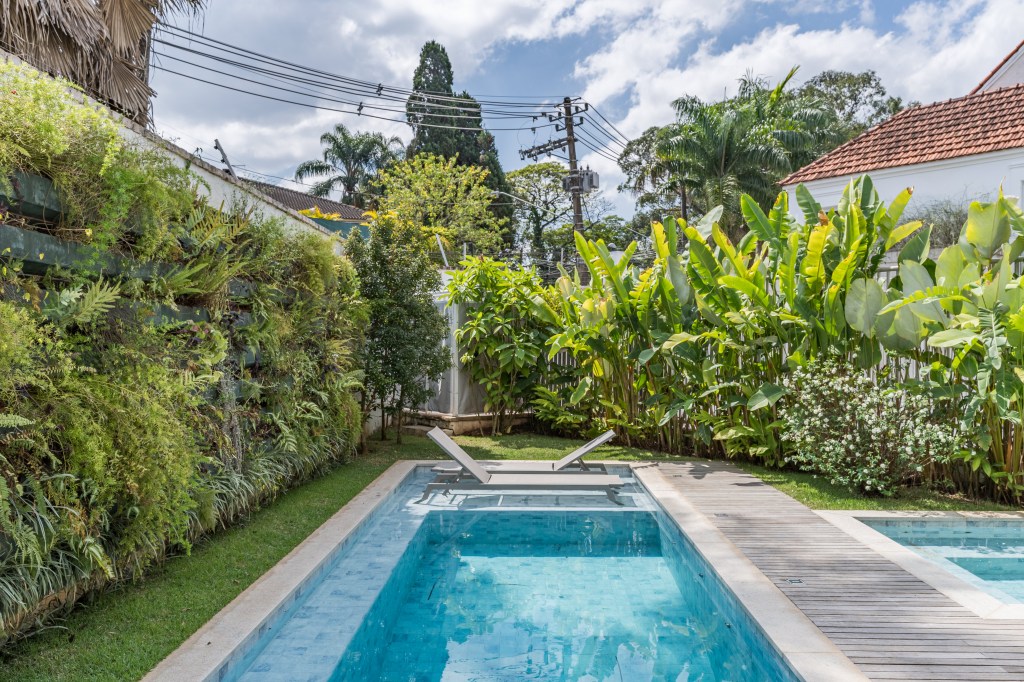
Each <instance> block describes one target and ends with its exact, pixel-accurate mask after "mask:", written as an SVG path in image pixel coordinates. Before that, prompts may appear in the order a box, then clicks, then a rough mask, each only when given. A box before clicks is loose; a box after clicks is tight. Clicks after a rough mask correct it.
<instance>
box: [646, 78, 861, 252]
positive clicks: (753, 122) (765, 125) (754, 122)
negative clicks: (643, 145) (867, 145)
mask: <svg viewBox="0 0 1024 682" xmlns="http://www.w3.org/2000/svg"><path fill="white" fill-rule="evenodd" d="M795 73H796V69H795V68H794V69H793V70H791V71H790V72H789V74H787V76H786V77H785V78H784V79H783V80H782V81H780V82H779V83H778V84H777V85H776V86H775V87H769V86H768V84H767V83H766V82H765V81H764V80H762V79H758V78H754V77H751V76H750V75H748V76H746V77H745V78H743V79H741V81H740V89H739V94H738V95H737V96H736V97H734V98H733V99H729V100H725V101H723V102H716V103H707V102H703V101H701V100H700V99H698V98H696V97H681V98H679V99H677V100H676V101H675V102H674V103H673V104H674V106H675V108H676V114H677V122H676V123H675V124H672V125H670V126H666V128H665V129H664V130H662V131H660V132H659V133H658V140H657V143H656V145H655V146H656V149H655V157H656V158H657V159H658V161H659V162H665V161H668V162H672V163H674V164H677V167H678V168H681V169H683V170H684V171H685V186H686V187H687V190H688V192H689V193H690V194H691V195H692V199H693V202H692V203H693V206H694V208H695V209H696V210H697V211H698V212H705V211H708V210H711V209H712V208H713V207H715V206H719V205H721V206H722V207H723V209H724V213H723V214H722V218H721V223H722V225H723V227H725V228H726V229H727V231H729V232H731V233H732V236H734V237H736V236H738V233H739V231H741V230H742V226H743V220H742V215H741V214H740V207H739V198H740V195H742V194H749V195H751V197H753V198H754V199H755V200H756V201H757V202H758V203H759V204H760V205H761V206H762V208H764V209H765V210H767V209H768V208H770V206H771V203H772V201H773V200H774V198H775V195H776V194H777V193H778V186H777V183H778V181H779V180H781V179H782V178H783V177H784V176H785V174H786V173H788V172H790V171H791V170H794V169H796V168H799V167H801V166H803V165H805V164H807V163H810V161H812V160H813V159H815V158H817V157H818V156H820V155H821V154H822V153H824V152H825V151H827V150H828V149H831V148H832V147H834V146H835V145H836V144H837V143H838V142H839V141H841V140H842V131H841V129H840V127H839V126H838V125H837V124H836V119H835V117H834V116H832V115H830V113H829V112H828V111H827V110H825V109H823V108H821V107H820V106H817V105H816V103H815V102H813V101H810V102H809V101H806V100H804V99H802V98H799V97H796V96H794V94H793V93H792V92H790V91H787V90H786V87H787V85H788V84H789V83H790V81H791V80H792V78H793V76H794V75H795ZM651 173H653V171H650V170H649V171H648V174H649V175H650V174H651Z"/></svg>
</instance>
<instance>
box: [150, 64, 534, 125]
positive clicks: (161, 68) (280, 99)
mask: <svg viewBox="0 0 1024 682" xmlns="http://www.w3.org/2000/svg"><path fill="white" fill-rule="evenodd" d="M152 68H154V69H157V70H159V71H163V72H164V73H171V74H174V75H176V76H181V77H182V78H188V79H190V80H194V81H197V82H199V83H206V84H207V85H213V86H215V87H219V88H223V89H225V90H232V91H234V92H240V93H242V94H245V95H252V96H254V97H262V98H263V99H269V100H273V101H275V102H283V103H285V104H294V105H296V106H300V107H306V108H307V109H319V110H322V111H334V112H337V113H341V114H354V115H356V116H365V117H366V118H375V119H379V120H381V121H390V122H391V123H401V124H403V125H410V124H409V122H408V121H403V120H402V119H396V118H388V117H387V116H377V115H375V114H366V113H363V114H360V113H359V112H358V111H348V110H346V109H337V108H335V107H322V106H318V105H316V104H310V103H308V102H296V101H295V100H289V99H284V98H283V97H274V96H272V95H267V94H264V93H260V92H253V91H251V90H243V89H242V88H236V87H232V86H230V85H225V84H224V83H218V82H216V81H210V80H206V79H205V78H199V77H198V76H194V75H190V74H187V73H181V72H180V71H175V70H173V69H168V68H167V67H165V66H160V65H158V64H153V65H152ZM268 87H275V86H268ZM411 125H416V126H420V127H424V128H443V129H446V130H468V131H470V132H475V133H479V132H487V131H493V130H520V128H496V127H492V128H482V127H481V128H466V127H462V126H448V125H440V124H436V123H415V124H411ZM550 125H554V124H550Z"/></svg>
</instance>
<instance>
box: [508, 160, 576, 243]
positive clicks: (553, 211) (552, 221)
mask: <svg viewBox="0 0 1024 682" xmlns="http://www.w3.org/2000/svg"><path fill="white" fill-rule="evenodd" d="M567 177H569V170H568V169H567V168H566V167H565V166H563V165H562V164H560V163H555V162H553V161H549V162H546V163H535V164H531V165H529V166H523V167H522V168H519V169H517V170H514V171H512V172H511V173H509V174H508V180H509V184H510V185H511V186H512V193H513V194H514V195H515V196H516V197H518V198H519V199H520V200H521V201H516V202H515V204H514V205H513V206H512V209H513V211H514V212H515V218H516V223H517V224H518V225H519V227H520V229H522V231H523V234H522V235H521V239H522V240H523V241H526V242H528V243H529V245H530V248H531V249H533V250H534V251H539V250H540V249H543V248H544V233H545V232H546V231H547V230H549V229H551V228H556V227H560V226H561V225H562V224H563V223H566V222H569V223H571V222H572V201H571V199H570V196H569V194H568V193H567V192H566V191H565V189H563V188H562V181H563V180H564V179H565V178H567Z"/></svg>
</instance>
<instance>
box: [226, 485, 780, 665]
mask: <svg viewBox="0 0 1024 682" xmlns="http://www.w3.org/2000/svg"><path fill="white" fill-rule="evenodd" d="M418 487H419V488H420V489H421V487H422V483H420V484H419V485H418ZM416 489H417V486H416V485H413V486H412V490H416ZM630 497H631V498H632V503H631V504H627V507H626V508H625V509H621V508H615V509H610V508H608V505H607V502H606V501H604V502H602V501H600V500H592V501H590V502H589V503H588V502H587V501H586V500H584V499H578V498H574V499H571V500H562V501H557V500H556V502H557V506H548V507H544V508H542V509H537V508H531V505H532V506H533V507H536V506H537V500H536V499H527V498H523V500H522V502H523V504H522V505H521V506H515V505H512V506H510V507H497V508H495V507H490V506H488V505H487V504H486V503H481V502H479V501H478V503H477V504H475V505H474V504H473V503H468V504H462V505H451V504H443V505H417V504H415V503H413V502H412V500H413V499H415V496H412V497H409V496H408V491H406V492H404V493H403V492H402V491H401V490H400V492H399V494H397V495H396V496H395V499H393V500H392V501H390V502H389V503H387V504H385V505H384V507H383V509H382V510H381V511H380V512H378V513H376V514H375V515H374V518H373V519H372V521H371V522H369V523H368V524H367V525H366V527H365V528H364V529H362V530H361V531H360V533H359V537H358V538H357V539H356V540H355V541H354V542H353V543H351V544H350V545H349V546H348V547H347V548H346V549H345V550H344V551H343V552H342V553H341V554H340V555H339V557H338V559H337V560H336V561H335V562H334V564H333V565H332V566H331V567H330V568H329V569H328V570H327V571H326V572H325V573H324V575H323V576H321V577H320V578H319V579H318V581H317V583H316V584H314V585H311V586H309V588H308V589H307V590H306V591H305V594H304V596H303V598H302V599H299V600H297V601H296V602H295V603H294V605H293V606H292V607H291V608H290V609H288V611H287V612H286V613H284V614H282V617H281V619H280V622H278V623H275V624H272V625H271V626H270V627H268V628H266V634H265V635H264V636H263V637H262V638H261V641H259V642H258V643H256V645H255V646H253V647H252V650H251V651H249V652H248V653H247V654H246V655H245V656H244V657H243V658H242V659H241V660H240V662H239V663H238V664H237V665H236V666H235V668H234V669H233V670H231V671H229V673H228V675H227V676H226V678H227V679H232V680H246V681H251V680H268V681H269V680H331V681H332V682H355V681H359V682H363V681H367V680H382V681H388V680H394V681H399V680H400V681H401V682H421V681H422V682H427V681H431V682H433V681H437V680H446V681H447V680H452V681H455V680H458V681H462V680H465V681H469V680H473V681H480V682H483V681H495V682H497V681H502V682H505V681H507V682H512V681H513V680H528V679H529V680H572V681H581V682H606V681H607V682H611V681H612V680H615V681H617V682H618V681H623V682H633V681H636V682H645V681H648V680H670V681H672V682H715V681H726V680H728V681H734V682H742V681H750V682H753V681H754V680H757V681H761V680H773V681H778V682H790V681H795V680H796V679H797V678H796V677H795V676H794V675H793V673H792V672H791V671H790V669H789V668H788V666H787V665H786V664H785V663H784V662H783V661H782V659H781V658H780V657H779V656H778V654H777V653H776V652H775V650H774V649H773V648H772V646H771V644H770V643H769V642H768V641H767V639H766V638H765V637H764V635H763V633H762V632H761V630H760V629H759V627H758V626H757V625H756V624H755V623H754V622H753V621H752V620H751V619H750V617H749V616H748V615H747V614H746V612H745V611H744V610H743V609H742V607H741V606H740V605H739V604H738V602H737V601H736V600H735V598H734V597H733V596H732V595H731V593H729V592H728V591H727V590H726V589H725V588H724V586H723V585H722V584H721V583H720V581H719V579H718V578H717V576H716V575H715V573H714V572H713V571H712V570H711V569H710V568H709V567H708V566H707V565H706V564H705V563H704V562H703V559H701V558H700V556H699V555H698V554H697V553H696V551H695V550H694V549H693V548H692V546H691V545H690V544H689V541H688V540H686V538H685V537H684V536H683V535H682V534H681V533H680V532H679V530H678V528H676V527H675V526H674V524H672V523H671V521H670V520H669V519H668V518H667V517H665V516H664V514H663V513H662V512H661V511H660V509H658V508H656V507H655V506H654V505H653V504H652V503H651V500H650V498H649V497H648V496H647V495H646V493H644V492H643V491H642V490H639V489H638V488H637V486H636V485H635V484H633V486H632V493H631V495H630ZM467 502H470V501H469V500H467ZM549 504H550V502H549ZM559 506H561V507H563V508H561V509H560V508H558V507H559ZM481 507H482V508H481ZM564 507H568V508H564Z"/></svg>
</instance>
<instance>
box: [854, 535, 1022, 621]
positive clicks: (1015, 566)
mask: <svg viewBox="0 0 1024 682" xmlns="http://www.w3.org/2000/svg"><path fill="white" fill-rule="evenodd" d="M861 521H863V522H864V523H866V524H867V525H869V526H871V527H872V528H874V529H875V530H877V531H879V532H880V533H882V534H884V535H886V536H888V537H890V538H892V539H893V540H895V541H896V542H898V543H900V544H901V545H904V546H906V547H909V548H911V549H913V550H914V551H915V552H917V553H918V554H921V555H922V556H924V557H926V558H928V559H930V560H931V561H933V562H935V563H937V564H940V565H942V566H944V567H945V568H946V569H947V570H949V571H951V572H952V573H955V574H956V575H958V576H960V577H961V578H964V579H965V580H967V581H968V582H970V583H972V584H973V585H975V586H976V587H979V588H981V589H983V590H985V591H986V592H988V593H989V594H992V595H993V596H995V597H997V598H999V599H1000V600H1001V601H1003V602H1004V603H1007V604H1022V603H1024V521H1014V520H1009V519H1008V520H995V519H977V520H973V519H927V520H914V521H909V520H903V519H900V520H891V519H861Z"/></svg>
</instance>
